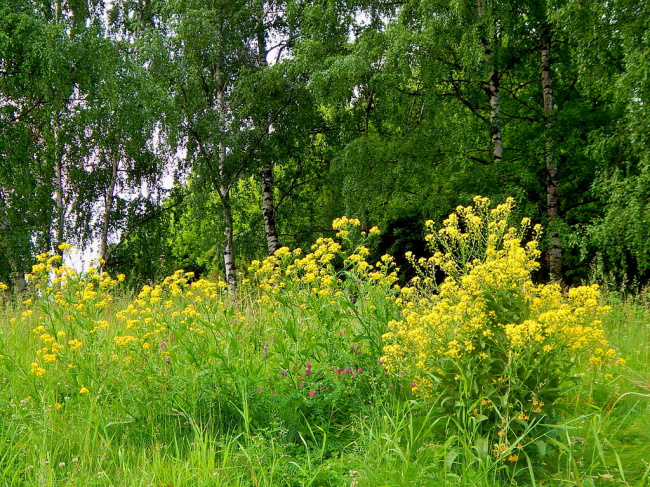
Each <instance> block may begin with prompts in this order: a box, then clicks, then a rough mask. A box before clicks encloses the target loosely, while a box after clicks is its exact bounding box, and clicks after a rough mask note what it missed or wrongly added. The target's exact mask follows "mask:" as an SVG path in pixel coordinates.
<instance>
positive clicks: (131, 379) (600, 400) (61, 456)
mask: <svg viewBox="0 0 650 487" xmlns="http://www.w3.org/2000/svg"><path fill="white" fill-rule="evenodd" d="M364 243H365V242H363V241H362V242H358V241H357V242H351V243H348V245H351V247H350V250H348V251H347V253H337V252H338V250H337V251H335V252H333V253H334V254H336V256H334V257H332V259H331V261H330V262H321V263H320V264H319V266H320V267H318V269H317V271H316V274H317V276H318V283H317V284H314V282H316V280H312V281H310V282H309V283H307V285H305V280H304V279H302V280H297V281H293V282H294V287H291V286H290V285H287V286H285V287H277V286H276V287H274V286H270V288H267V289H266V290H264V288H259V287H257V286H258V285H260V284H264V285H268V282H267V281H264V282H261V283H260V282H250V283H249V284H248V285H247V286H248V287H246V286H244V289H242V290H241V295H240V297H239V301H238V302H237V303H236V304H235V303H233V302H232V301H231V300H230V298H229V297H228V296H227V294H226V293H225V287H223V286H222V285H220V284H219V283H210V282H207V281H202V280H198V281H197V280H195V279H194V278H193V276H192V275H190V274H186V273H182V272H181V273H177V274H175V275H174V276H172V277H171V278H169V279H167V280H166V281H165V282H164V283H161V285H160V286H158V287H156V286H154V287H152V288H145V289H144V290H140V291H138V292H137V293H136V294H135V295H134V294H132V293H130V292H129V291H128V290H126V289H122V288H121V287H120V286H121V284H120V283H119V280H117V279H112V278H110V279H109V278H107V276H106V275H104V274H102V273H100V272H98V271H97V272H94V273H93V272H90V273H89V274H87V275H84V276H76V275H73V274H72V273H68V274H66V272H67V271H63V270H60V269H61V267H60V266H57V262H55V261H53V262H51V265H49V264H46V265H45V267H44V268H43V269H41V270H39V269H37V270H36V272H35V273H34V277H33V278H32V284H33V287H32V291H31V294H30V295H23V296H20V297H10V296H7V295H4V296H3V298H2V299H3V302H2V305H1V306H0V354H1V356H0V485H3V486H39V487H40V486H67V485H69V486H73V485H74V486H118V485H119V486H150V485H155V486H174V487H179V486H203V485H205V486H208V485H209V486H215V485H217V486H220V485H223V486H255V487H261V486H283V485H284V486H376V487H379V486H450V487H451V486H481V487H488V486H505V485H566V486H573V485H580V486H591V485H593V486H596V485H612V484H620V485H631V486H638V487H641V486H647V485H650V481H649V475H650V474H649V469H648V463H647V462H648V461H650V374H649V371H648V347H650V306H649V305H648V304H647V302H646V299H647V298H646V295H644V294H641V295H639V296H638V297H634V298H628V299H621V298H620V297H618V296H616V295H614V294H609V295H605V296H604V299H605V300H606V301H609V303H610V304H611V305H612V307H613V311H612V313H610V314H609V315H608V317H607V318H606V320H605V322H604V327H605V330H606V335H607V338H608V340H609V341H610V343H611V344H613V345H614V346H615V347H616V348H617V349H618V350H619V351H620V353H621V354H622V355H623V356H624V357H625V358H626V359H627V365H626V366H625V367H624V368H621V369H618V370H617V372H616V373H615V374H613V375H612V376H603V375H602V374H601V375H594V374H593V371H591V370H589V369H587V368H586V366H584V367H585V368H584V369H581V370H579V371H578V372H581V373H582V374H584V375H583V377H582V379H580V380H577V382H576V383H575V386H574V387H573V388H572V389H571V391H570V392H569V395H568V399H567V405H566V411H567V413H566V415H565V417H564V418H563V422H562V423H559V424H556V425H554V426H553V428H554V434H553V435H550V436H552V441H551V446H550V447H548V448H549V451H548V452H545V453H546V455H545V456H544V457H545V461H544V462H543V463H539V464H537V463H531V462H530V461H529V462H525V461H523V462H517V464H516V466H513V465H511V464H509V463H508V462H504V461H501V460H499V459H498V458H496V457H495V456H493V455H492V454H491V453H490V450H491V447H490V445H488V444H487V442H486V440H484V439H483V437H482V436H481V435H479V434H478V433H476V434H474V433H473V431H474V430H472V429H471V428H465V429H459V428H458V427H455V426H454V424H453V421H454V419H453V418H450V417H449V416H446V415H444V414H442V409H441V408H440V407H439V406H440V404H439V402H438V400H437V399H435V398H433V399H422V398H419V397H416V396H415V395H414V394H413V391H412V388H411V386H410V384H409V381H410V380H411V379H410V378H409V377H406V376H402V375H400V374H399V373H394V374H387V373H386V372H387V371H386V370H385V369H384V367H383V365H382V364H381V363H380V362H381V360H380V357H381V354H382V350H381V336H382V334H384V333H386V331H387V330H388V323H389V321H390V320H392V319H397V318H399V316H400V307H399V305H398V304H397V303H396V299H395V297H396V294H395V293H396V291H395V290H394V288H393V287H392V278H391V277H390V276H391V275H392V272H393V269H392V268H391V267H390V265H384V267H383V268H382V266H381V263H380V265H378V266H375V267H376V269H378V270H377V272H380V274H381V275H378V276H377V275H375V276H370V275H369V273H370V272H371V270H365V271H364V270H363V269H360V267H359V262H361V261H365V256H364V255H361V257H363V259H361V260H360V259H357V257H354V258H352V259H351V260H350V259H348V258H349V256H350V255H360V254H363V250H361V252H359V249H360V248H362V247H363V246H364ZM319 245H320V246H321V247H322V245H323V242H321V243H320V244H319ZM325 245H331V242H330V243H328V242H326V243H325ZM321 247H317V248H316V249H315V250H314V252H317V251H318V248H321ZM341 252H344V251H341ZM321 256H322V253H321ZM50 257H51V256H45V257H43V263H47V261H48V259H49V258H50ZM279 258H280V259H281V257H279ZM300 258H304V257H302V256H301V257H300ZM336 259H338V261H337V260H336ZM384 264H386V261H384ZM48 265H49V268H48ZM260 265H261V264H260ZM330 265H331V266H330ZM328 266H330V267H328ZM361 267H363V266H361ZM258 268H259V266H258ZM57 269H58V270H57ZM321 269H325V271H326V272H323V273H321V272H320V271H321ZM38 272H41V275H40V277H39V274H38ZM57 272H58V274H56V275H64V279H63V280H62V281H60V282H58V283H54V281H53V275H54V274H53V273H57ZM305 272H310V271H305ZM327 275H331V276H333V277H334V280H333V281H332V282H329V283H328V282H327V281H328V280H327V279H325V280H323V278H324V277H325V276H327ZM303 277H304V276H303ZM37 284H38V285H40V287H38V288H37V287H36V285H37ZM337 293H340V294H338V295H337ZM264 296H267V298H266V299H265V298H264ZM134 320H138V321H137V322H135V321H134ZM41 327H42V328H41ZM35 330H36V331H35ZM46 335H47V336H46ZM125 337H132V338H125ZM74 340H77V341H78V342H80V343H81V345H80V346H77V343H76V342H74ZM55 343H57V344H59V345H60V346H54V344H55ZM53 348H54V351H53ZM46 355H56V357H55V358H54V360H53V359H52V357H49V358H47V359H46V358H45V356H46ZM34 364H37V365H34ZM70 366H72V367H70ZM40 369H43V370H44V372H43V373H41V372H40ZM455 420H456V421H458V420H459V419H455ZM470 423H471V421H470ZM468 424H469V423H468ZM476 431H478V430H476Z"/></svg>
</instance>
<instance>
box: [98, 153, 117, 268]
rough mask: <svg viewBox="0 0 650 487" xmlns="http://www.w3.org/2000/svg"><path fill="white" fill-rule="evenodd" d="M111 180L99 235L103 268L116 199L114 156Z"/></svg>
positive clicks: (115, 162)
mask: <svg viewBox="0 0 650 487" xmlns="http://www.w3.org/2000/svg"><path fill="white" fill-rule="evenodd" d="M111 169H112V171H111V182H110V185H109V187H108V194H107V195H106V199H105V201H104V220H103V221H102V233H101V235H100V236H99V258H100V259H101V266H102V269H103V268H104V266H105V264H106V251H107V246H108V229H109V226H110V218H111V211H112V210H113V202H114V201H115V187H116V186H117V158H113V163H112V167H111Z"/></svg>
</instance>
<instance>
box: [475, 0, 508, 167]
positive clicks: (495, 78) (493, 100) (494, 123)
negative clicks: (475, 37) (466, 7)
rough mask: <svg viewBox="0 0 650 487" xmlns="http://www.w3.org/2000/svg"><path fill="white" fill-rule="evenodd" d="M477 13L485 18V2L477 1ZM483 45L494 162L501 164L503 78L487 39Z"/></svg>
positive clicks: (482, 39) (483, 39)
mask: <svg viewBox="0 0 650 487" xmlns="http://www.w3.org/2000/svg"><path fill="white" fill-rule="evenodd" d="M476 11H477V14H478V17H479V19H482V18H483V1H482V0H477V1H476ZM481 43H482V44H483V49H484V55H485V62H486V63H487V64H488V66H490V67H491V69H492V70H491V72H490V79H489V80H488V98H489V101H490V127H491V130H490V145H491V146H492V161H493V162H495V163H496V162H499V161H501V159H502V158H503V139H502V137H501V122H500V113H501V86H500V82H501V78H500V75H499V71H498V70H497V67H496V62H495V61H494V56H493V53H492V51H493V48H492V46H490V43H489V42H488V40H487V37H483V38H481Z"/></svg>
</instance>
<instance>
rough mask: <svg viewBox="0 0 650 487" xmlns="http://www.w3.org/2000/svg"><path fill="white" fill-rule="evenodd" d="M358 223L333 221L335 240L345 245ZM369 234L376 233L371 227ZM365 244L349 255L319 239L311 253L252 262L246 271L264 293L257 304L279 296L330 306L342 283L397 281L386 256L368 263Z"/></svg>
mask: <svg viewBox="0 0 650 487" xmlns="http://www.w3.org/2000/svg"><path fill="white" fill-rule="evenodd" d="M359 226H360V222H359V220H357V219H349V218H347V217H341V218H337V219H336V220H334V222H333V223H332V228H333V229H334V230H338V233H337V236H338V237H340V238H343V239H344V241H345V242H350V239H349V238H348V237H350V236H351V234H352V233H353V232H357V227H359ZM370 233H371V234H376V233H379V230H378V229H377V227H373V228H372V229H371V231H370ZM364 243H365V241H364V240H362V241H361V242H357V244H356V246H355V248H354V250H353V251H352V252H347V251H345V250H344V248H343V246H342V245H341V244H340V243H338V242H337V241H335V240H334V239H332V238H319V239H318V240H317V241H316V243H315V244H314V245H312V247H311V252H309V253H307V254H305V255H303V254H302V252H301V250H300V249H296V250H293V251H291V250H290V249H289V248H288V247H282V248H280V249H278V250H277V251H276V252H275V254H274V255H271V256H269V257H267V258H266V259H264V260H263V261H261V262H260V261H258V260H254V261H253V262H252V263H251V266H250V267H249V268H248V271H249V272H250V273H252V274H253V275H254V276H255V278H256V280H257V282H258V284H259V288H260V290H262V291H264V293H263V295H262V296H261V297H260V299H259V300H258V303H271V302H272V301H273V300H274V299H275V298H273V299H272V297H274V296H275V297H277V296H279V295H282V296H284V297H287V298H289V300H290V301H291V302H297V303H302V306H306V304H305V303H306V302H307V301H309V300H311V299H312V298H315V299H319V298H322V299H325V300H329V301H330V302H331V303H333V302H334V300H335V299H336V298H338V297H340V296H341V295H342V294H343V292H342V290H341V283H342V282H343V280H344V279H356V280H361V281H364V282H367V283H368V284H369V285H370V284H371V283H372V284H373V285H380V286H386V287H388V288H389V287H390V286H391V285H392V284H393V283H394V282H395V281H396V280H397V273H396V271H395V269H394V264H393V258H392V257H391V256H389V255H385V256H383V257H382V259H381V260H380V261H379V262H377V263H376V264H374V265H373V264H371V263H370V262H368V257H369V255H370V250H369V249H368V248H367V247H366V246H365V245H364Z"/></svg>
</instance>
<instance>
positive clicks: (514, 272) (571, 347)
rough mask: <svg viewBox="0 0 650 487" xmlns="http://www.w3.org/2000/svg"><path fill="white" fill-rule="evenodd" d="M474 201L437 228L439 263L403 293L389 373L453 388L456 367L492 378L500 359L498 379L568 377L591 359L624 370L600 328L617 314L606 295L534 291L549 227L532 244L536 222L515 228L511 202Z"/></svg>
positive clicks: (389, 343)
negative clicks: (507, 374) (449, 382)
mask: <svg viewBox="0 0 650 487" xmlns="http://www.w3.org/2000/svg"><path fill="white" fill-rule="evenodd" d="M474 201H475V207H471V206H470V207H459V208H458V209H457V211H456V212H455V213H453V214H452V215H450V217H449V218H448V219H447V220H445V221H444V224H443V227H442V228H441V229H440V230H439V231H437V232H436V231H434V229H433V223H432V222H428V223H427V227H428V229H429V232H430V233H429V235H428V236H427V240H428V242H429V244H430V245H431V247H433V251H434V254H433V256H432V257H431V258H429V259H422V260H420V262H419V263H416V265H418V269H419V274H420V275H419V276H418V277H417V278H416V279H414V282H413V283H412V285H411V286H410V287H406V288H404V289H403V290H402V297H401V303H402V306H403V311H402V316H403V318H402V319H401V320H393V321H392V322H390V323H389V328H390V331H389V332H388V333H386V334H385V335H384V337H383V338H384V356H383V357H382V360H383V361H384V362H385V363H386V367H387V368H388V370H389V371H391V372H396V371H407V372H409V373H410V374H411V376H413V377H416V376H417V377H431V378H432V379H433V380H434V381H436V383H443V382H444V381H445V380H446V378H448V377H449V376H448V374H449V370H450V367H451V368H452V369H454V370H455V372H454V373H453V376H454V377H462V376H463V375H464V374H465V373H468V372H467V371H469V370H472V369H473V368H475V367H478V366H479V365H478V364H480V362H481V361H483V362H484V365H483V367H486V368H487V369H488V370H489V367H490V366H491V365H490V364H494V363H495V357H500V358H501V361H500V362H499V364H498V366H495V377H496V376H499V375H500V373H499V372H498V371H497V369H498V368H499V367H504V364H513V363H519V364H522V366H526V367H530V368H535V367H539V366H540V364H548V365H549V366H552V367H553V368H552V369H551V370H555V369H556V368H561V369H563V370H564V369H566V367H565V364H567V363H572V362H573V361H575V360H576V359H578V358H579V357H581V356H586V357H591V358H590V359H589V362H590V363H592V364H594V365H601V364H604V363H610V364H611V363H614V362H616V363H618V364H621V363H623V361H622V360H618V361H617V360H616V359H617V353H616V351H614V350H613V349H611V348H608V347H607V341H606V340H605V338H604V335H603V330H602V327H601V321H600V320H601V318H602V316H603V314H605V313H607V312H608V311H609V308H608V307H605V306H600V305H599V296H600V294H599V290H598V286H595V285H594V286H583V287H578V288H575V289H571V290H570V291H569V292H568V294H565V293H563V292H562V289H561V287H560V286H559V285H557V284H548V285H534V284H533V282H532V280H531V271H533V270H534V269H536V268H537V267H538V264H537V262H536V260H535V259H536V258H537V257H538V256H539V250H538V245H537V238H538V235H539V231H540V230H539V228H538V227H536V228H535V229H534V230H533V235H534V238H533V240H531V241H529V242H528V243H526V244H525V245H522V243H521V241H522V237H523V236H524V235H525V234H526V231H527V230H528V227H529V224H530V222H529V220H528V219H525V220H524V221H523V222H522V223H521V225H520V226H519V227H518V228H515V227H511V226H509V225H508V217H509V216H510V215H511V213H512V208H513V202H512V200H511V199H509V200H508V201H507V202H506V203H505V204H502V205H499V206H497V207H496V208H494V209H492V210H490V209H489V200H488V199H487V198H481V197H477V198H476V199H475V200H474ZM411 260H413V258H412V256H411ZM437 269H440V270H442V271H443V272H444V273H445V274H446V275H447V277H446V278H445V280H444V281H443V282H442V283H439V284H438V283H436V282H435V281H434V280H433V276H434V275H435V272H436V270H437ZM441 364H455V365H454V366H447V367H441V366H440V365H441ZM558 364H560V365H561V367H558ZM541 373H542V372H541V371H540V374H541ZM543 373H546V372H543ZM548 373H550V374H551V375H552V374H553V372H552V371H549V372H548ZM422 384H429V385H431V384H432V381H430V380H424V381H420V384H419V386H418V392H419V393H420V394H425V395H426V394H432V393H433V391H432V390H427V388H426V387H423V385H422ZM432 387H434V386H432Z"/></svg>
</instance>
